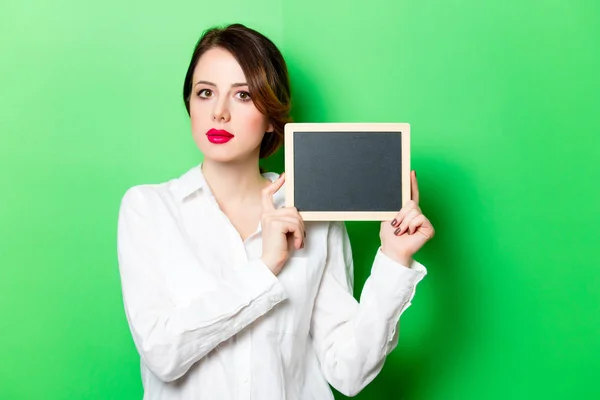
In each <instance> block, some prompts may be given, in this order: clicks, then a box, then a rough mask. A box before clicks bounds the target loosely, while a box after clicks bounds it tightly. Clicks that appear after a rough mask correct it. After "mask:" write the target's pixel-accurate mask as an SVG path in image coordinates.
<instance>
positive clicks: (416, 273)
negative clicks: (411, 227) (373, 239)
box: [371, 247, 427, 301]
mask: <svg viewBox="0 0 600 400" xmlns="http://www.w3.org/2000/svg"><path fill="white" fill-rule="evenodd" d="M425 275H427V269H426V268H425V266H423V265H422V264H421V263H419V262H417V261H414V260H413V261H412V263H411V265H410V266H405V265H402V264H400V263H398V262H396V261H394V260H392V259H391V258H389V257H388V256H386V255H385V254H384V253H383V252H382V251H381V247H379V249H378V250H377V254H376V255H375V261H374V262H373V268H372V269H371V276H372V277H373V278H374V279H375V280H376V281H377V285H378V287H380V288H381V289H383V290H385V291H386V292H388V293H390V294H393V295H394V297H397V296H402V297H404V296H406V295H408V296H409V301H410V299H412V297H413V296H414V292H415V288H416V286H417V284H418V283H419V282H420V281H421V280H422V279H423V278H424V277H425Z"/></svg>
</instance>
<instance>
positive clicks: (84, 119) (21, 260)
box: [0, 0, 600, 400]
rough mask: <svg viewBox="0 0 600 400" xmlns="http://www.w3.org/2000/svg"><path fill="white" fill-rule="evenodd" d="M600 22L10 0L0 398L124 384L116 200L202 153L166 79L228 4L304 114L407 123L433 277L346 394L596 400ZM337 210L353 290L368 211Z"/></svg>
mask: <svg viewBox="0 0 600 400" xmlns="http://www.w3.org/2000/svg"><path fill="white" fill-rule="evenodd" d="M599 20H600V3H598V2H597V1H596V0H589V1H574V0H570V1H567V0H563V1H558V0H543V1H542V0H537V1H536V0H518V1H517V0H509V1H502V2H491V1H490V2H484V1H477V0H464V1H442V0H434V1H429V2H416V1H391V0H390V1H385V0H370V1H368V2H359V3H353V4H352V5H351V3H350V2H342V1H339V2H329V3H327V2H324V1H322V0H321V1H315V0H302V1H288V0H268V1H267V0H265V1H252V2H249V1H245V0H236V1H223V2H212V3H209V2H199V1H189V0H188V1H170V2H142V1H131V2H127V1H114V0H106V1H103V2H82V1H75V0H59V1H53V2H45V1H41V0H31V1H17V0H9V1H7V0H3V1H2V3H1V5H0V44H1V46H0V72H1V74H0V88H1V94H0V160H1V161H0V163H1V164H0V184H1V186H0V187H1V190H2V192H1V197H0V199H1V200H0V254H1V264H0V309H1V312H2V314H1V316H0V360H1V361H0V398H1V399H3V400H9V399H140V398H141V396H142V388H141V384H140V378H139V365H138V362H139V358H138V356H137V353H136V350H135V348H134V346H133V342H132V340H131V337H130V334H129V330H128V327H127V324H126V320H125V315H124V312H123V307H122V302H121V293H120V282H119V276H118V269H117V261H116V249H115V241H116V221H117V212H118V206H119V202H120V199H121V197H122V195H123V194H124V192H125V190H126V189H127V188H128V187H130V186H133V185H136V184H140V183H149V182H161V181H164V180H167V179H170V178H173V177H176V176H178V175H180V174H181V173H182V172H184V171H185V170H187V169H188V168H190V167H191V166H192V165H194V164H196V163H197V162H199V161H200V159H201V158H200V157H201V155H200V153H199V152H198V150H197V148H196V147H195V145H194V142H193V141H192V138H191V135H190V127H189V121H188V118H187V114H186V112H185V109H184V106H183V103H182V100H181V85H182V82H183V78H184V75H185V71H186V68H187V65H188V62H189V57H190V56H191V53H192V50H193V47H194V45H195V43H196V40H197V39H198V37H199V35H200V33H201V32H202V31H203V30H204V29H206V28H208V27H209V26H211V25H213V24H224V23H230V22H242V23H245V24H248V25H249V26H252V27H254V28H256V29H258V30H259V31H262V32H263V33H265V34H266V35H267V36H269V37H270V38H272V39H273V40H274V41H275V42H276V44H278V45H279V46H280V48H281V49H282V51H283V53H284V55H285V57H286V58H287V61H288V63H289V68H290V72H291V79H292V83H293V90H294V106H295V108H294V114H295V117H296V119H297V120H298V121H315V122H321V121H344V122H351V121H356V122H359V121H360V122H362V121H367V122H383V121H399V122H409V123H411V125H412V154H413V155H412V160H413V167H414V168H415V169H416V170H417V171H418V176H419V181H420V187H421V197H422V207H423V209H424V212H425V213H426V214H427V215H428V216H429V217H430V219H431V220H432V222H433V223H434V225H435V227H436V228H437V236H436V237H435V239H434V240H433V241H431V242H430V243H429V244H428V245H427V246H426V248H424V249H423V250H422V251H421V252H420V253H419V254H418V259H419V260H420V261H421V262H423V263H424V264H426V266H427V267H428V269H429V276H428V277H427V278H426V279H425V280H424V281H423V282H422V283H421V285H420V287H419V290H418V293H417V296H416V298H415V300H414V302H413V306H412V307H411V308H409V310H408V311H407V312H406V313H405V314H404V315H403V318H402V322H403V324H402V331H401V340H400V344H399V346H398V348H397V349H396V350H395V351H394V352H393V353H392V355H391V356H390V357H389V358H388V361H387V363H386V365H385V367H384V369H383V371H382V373H381V374H380V375H379V376H378V377H377V378H376V380H375V381H374V382H373V383H372V384H371V385H370V386H368V387H367V388H366V389H365V390H364V391H363V392H362V393H361V394H360V395H359V396H357V397H356V398H358V399H411V400H413V399H414V400H418V399H444V400H446V399H531V398H536V399H538V398H539V399H542V398H553V399H554V398H581V399H589V398H600V385H599V384H598V371H599V370H600V273H599V272H598V268H599V267H600V256H599V252H598V248H599V244H600V243H599V238H600V235H599V234H598V226H599V225H600V212H599V210H598V208H599V205H600V189H599V188H598V181H599V179H600V162H599V161H598V158H599V156H600V151H599V147H600V139H599V138H598V134H599V133H600V122H599V118H598V114H599V111H600V96H599V93H600V78H599V76H598V75H599V71H600V49H599V46H600V24H599V23H598V21H599ZM266 165H267V166H268V167H270V168H272V169H274V170H276V171H278V172H280V171H281V170H282V166H283V163H282V153H279V154H278V155H277V156H276V157H274V158H273V159H271V160H269V161H268V162H267V163H266ZM348 227H349V231H350V235H351V240H352V242H353V244H354V254H355V261H356V281H357V284H356V289H357V291H356V295H358V294H359V293H360V289H361V288H362V285H363V283H364V280H365V279H366V276H367V274H368V271H369V267H370V262H371V260H372V256H373V254H374V252H375V250H376V248H377V246H378V224H377V223H356V222H354V223H348ZM336 396H337V397H338V398H343V397H342V396H339V395H336Z"/></svg>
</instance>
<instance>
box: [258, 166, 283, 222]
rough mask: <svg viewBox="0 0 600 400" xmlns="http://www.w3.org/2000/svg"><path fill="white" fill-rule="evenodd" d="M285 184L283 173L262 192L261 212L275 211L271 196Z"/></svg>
mask: <svg viewBox="0 0 600 400" xmlns="http://www.w3.org/2000/svg"><path fill="white" fill-rule="evenodd" d="M284 182H285V173H282V174H281V175H279V177H278V178H277V179H275V181H274V182H273V183H271V184H270V185H269V186H267V187H266V188H264V189H263V191H262V207H263V212H266V211H273V210H275V205H274V204H273V195H274V194H275V193H276V192H277V191H278V190H279V189H280V188H281V186H282V185H283V183H284Z"/></svg>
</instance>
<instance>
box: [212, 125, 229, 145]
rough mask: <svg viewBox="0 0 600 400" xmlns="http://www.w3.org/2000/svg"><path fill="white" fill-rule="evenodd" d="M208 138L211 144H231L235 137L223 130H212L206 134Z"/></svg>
mask: <svg viewBox="0 0 600 400" xmlns="http://www.w3.org/2000/svg"><path fill="white" fill-rule="evenodd" d="M206 136H207V137H208V141H209V142H211V143H214V144H223V143H227V142H229V141H230V140H231V138H233V136H234V135H232V134H231V133H229V132H227V131H226V130H223V129H211V130H209V131H208V132H206Z"/></svg>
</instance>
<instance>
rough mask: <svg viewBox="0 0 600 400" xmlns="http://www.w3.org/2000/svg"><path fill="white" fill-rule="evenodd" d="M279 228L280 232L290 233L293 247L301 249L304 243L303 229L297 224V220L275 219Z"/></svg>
mask: <svg viewBox="0 0 600 400" xmlns="http://www.w3.org/2000/svg"><path fill="white" fill-rule="evenodd" d="M277 224H278V226H279V230H280V231H281V233H283V234H285V235H288V234H291V235H292V236H293V237H294V247H295V248H296V249H301V248H302V247H303V243H304V230H303V229H302V227H301V226H300V224H298V221H295V220H287V219H281V220H278V221H277Z"/></svg>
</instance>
